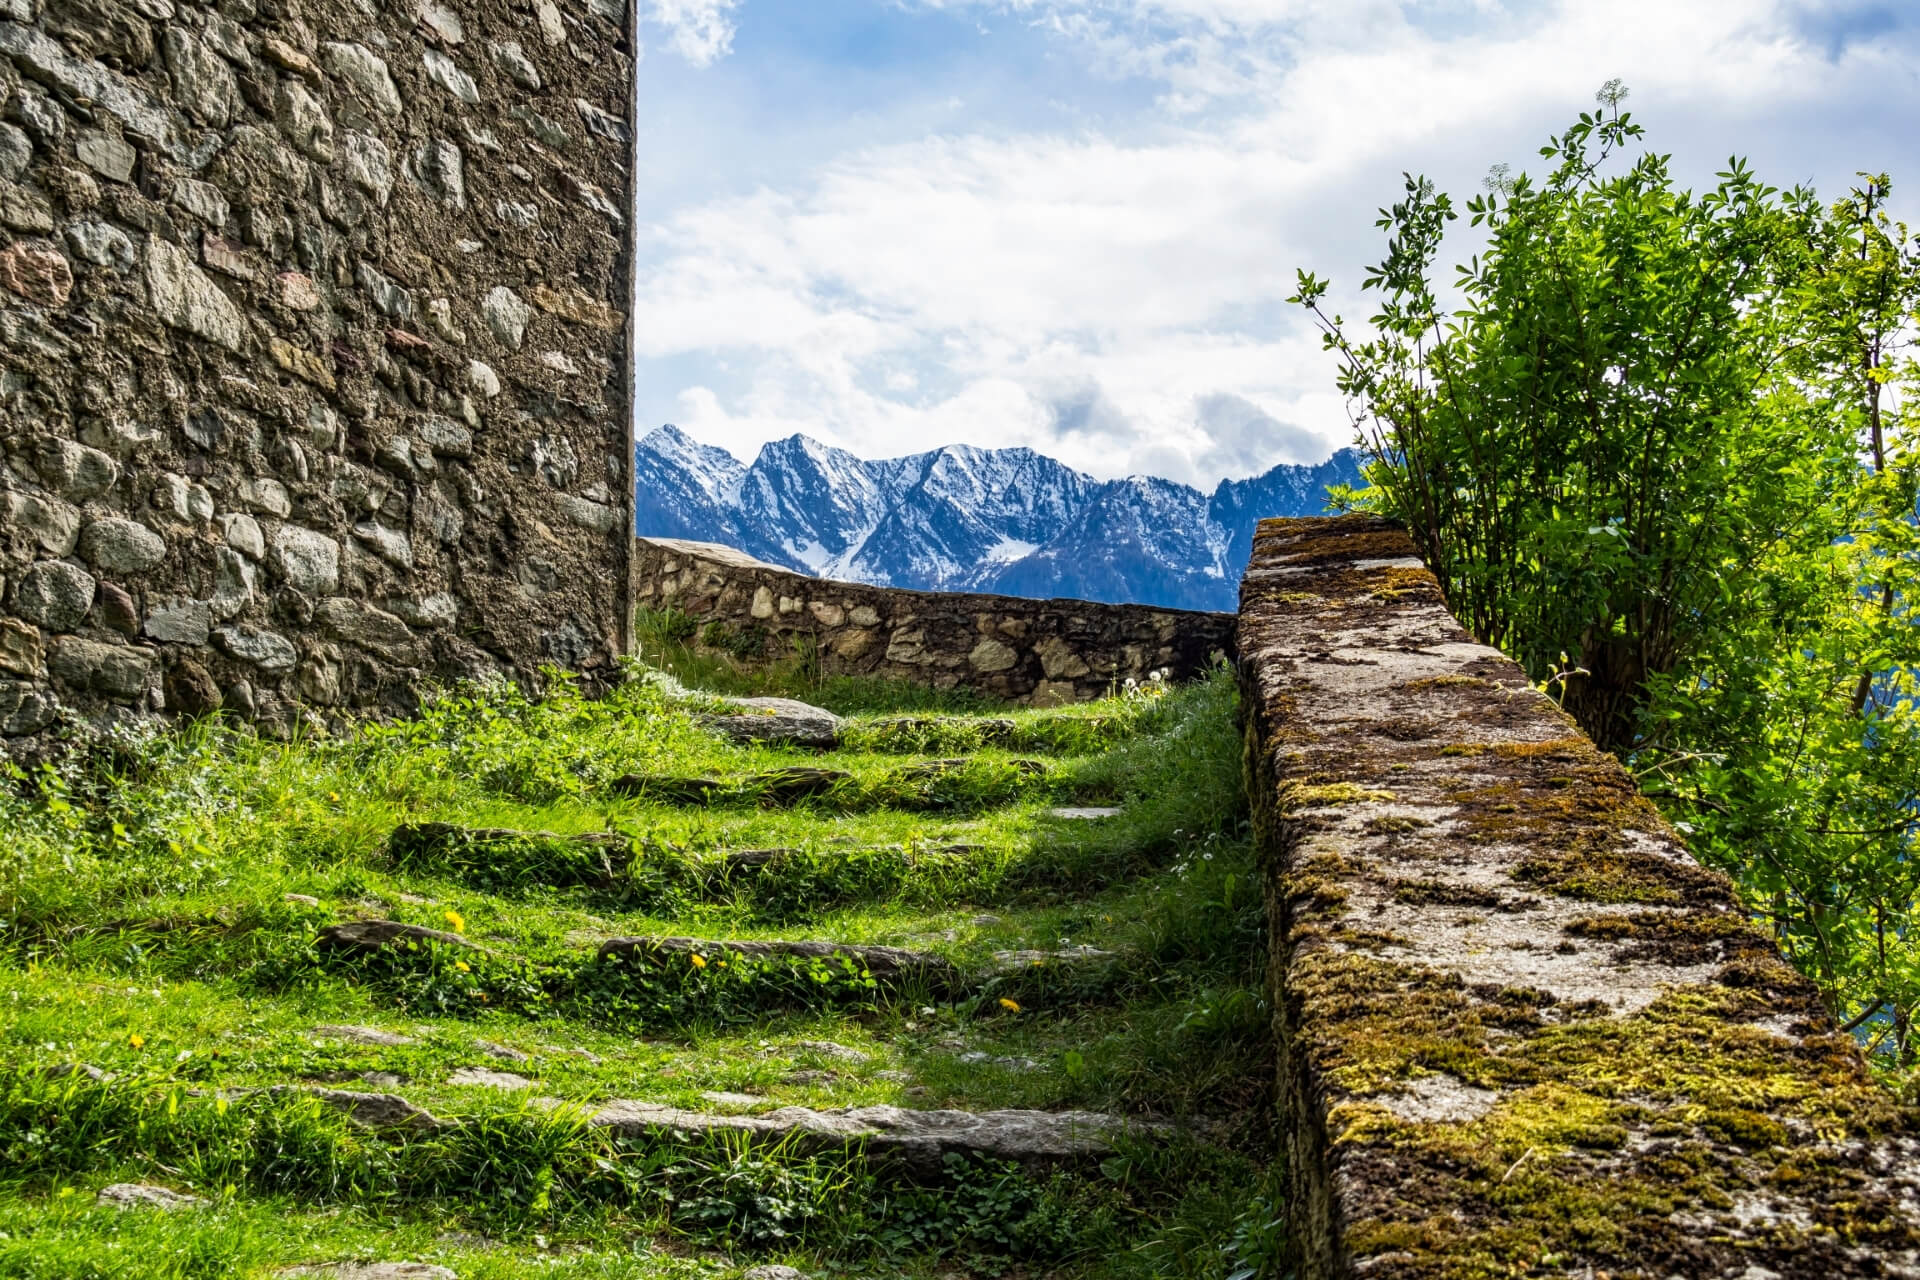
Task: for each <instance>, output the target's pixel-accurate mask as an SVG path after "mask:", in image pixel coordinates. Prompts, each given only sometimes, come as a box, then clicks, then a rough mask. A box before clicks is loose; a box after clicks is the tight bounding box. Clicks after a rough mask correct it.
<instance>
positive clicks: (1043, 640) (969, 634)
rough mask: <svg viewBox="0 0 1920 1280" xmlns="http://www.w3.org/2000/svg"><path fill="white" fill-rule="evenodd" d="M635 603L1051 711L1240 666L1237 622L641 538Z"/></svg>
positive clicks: (700, 633) (741, 635) (714, 640)
mask: <svg viewBox="0 0 1920 1280" xmlns="http://www.w3.org/2000/svg"><path fill="white" fill-rule="evenodd" d="M633 577H634V587H633V595H634V599H635V600H636V601H637V602H638V603H639V604H640V606H641V607H642V608H645V609H650V610H653V611H655V612H660V613H665V612H668V611H671V612H673V613H677V614H680V615H683V616H684V617H685V618H687V619H688V620H689V621H691V622H693V623H694V624H695V630H694V632H693V635H692V637H691V638H692V640H693V642H694V643H695V644H696V645H700V646H703V647H705V648H708V649H712V650H718V651H723V652H728V653H731V654H733V656H735V657H738V658H744V659H748V660H754V661H758V660H764V659H768V658H773V659H779V658H782V657H791V656H792V655H794V654H795V653H796V652H798V651H799V650H797V649H796V647H795V646H796V645H801V646H804V647H805V649H806V651H807V652H809V653H810V654H811V655H812V659H813V660H814V661H816V662H818V663H819V665H820V669H821V670H822V671H824V672H827V673H829V674H832V675H857V676H877V677H880V678H882V679H891V680H904V681H910V682H913V683H917V684H926V685H931V686H932V687H934V688H936V689H955V688H963V689H978V690H980V691H981V692H983V693H988V694H992V695H993V696H995V697H998V698H1005V699H1006V700H1008V701H1010V702H1018V703H1024V704H1026V705H1029V706H1039V707H1051V706H1059V705H1062V704H1065V703H1070V702H1080V701H1085V700H1087V699H1090V698H1098V697H1101V696H1103V695H1105V694H1107V693H1110V692H1111V691H1112V690H1113V689H1114V688H1115V686H1117V685H1122V684H1124V683H1125V682H1126V681H1129V680H1132V681H1143V680H1147V679H1150V678H1151V677H1152V675H1153V673H1155V672H1162V673H1164V674H1165V675H1166V676H1168V677H1170V678H1172V679H1175V680H1191V679H1193V678H1195V677H1197V676H1199V675H1201V674H1202V673H1204V672H1205V671H1206V670H1207V668H1208V666H1209V665H1210V664H1211V663H1213V662H1215V661H1217V660H1219V659H1222V658H1226V657H1231V656H1232V655H1233V645H1234V616H1233V615H1232V614H1230V613H1201V612H1197V611H1192V610H1184V609H1160V608H1155V607H1153V606H1150V605H1137V604H1099V603H1096V602H1093V601H1089V600H1029V599H1024V598H1021V597H1017V596H994V595H980V594H974V593H970V592H959V591H906V590H901V589H899V588H894V587H872V586H867V585H866V584H864V583H858V582H835V581H833V580H831V579H827V578H810V577H807V576H806V575H805V574H799V573H793V572H790V571H789V570H786V569H782V568H779V567H778V566H776V565H770V564H766V563H763V562H762V561H759V560H755V559H754V558H753V557H752V556H749V555H747V554H745V553H744V552H741V551H737V550H735V549H734V548H732V547H726V546H720V545H718V544H716V543H710V542H684V541H680V540H677V539H672V538H640V539H637V540H636V541H635V549H634V557H633Z"/></svg>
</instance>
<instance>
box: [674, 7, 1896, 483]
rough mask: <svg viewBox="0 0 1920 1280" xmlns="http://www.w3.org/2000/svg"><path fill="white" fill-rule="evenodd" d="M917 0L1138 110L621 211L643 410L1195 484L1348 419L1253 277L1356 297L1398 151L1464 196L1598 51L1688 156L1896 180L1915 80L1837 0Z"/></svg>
mask: <svg viewBox="0 0 1920 1280" xmlns="http://www.w3.org/2000/svg"><path fill="white" fill-rule="evenodd" d="M917 2H918V4H919V6H920V7H921V8H922V9H930V8H944V9H962V10H969V11H977V12H978V14H979V15H981V16H982V17H983V18H986V19H991V23H990V25H992V24H998V25H1001V26H1004V25H1006V24H1007V23H1008V22H1012V23H1015V24H1017V26H1018V28H1019V30H1020V32H1022V33H1024V35H1025V36H1026V37H1028V38H1044V39H1046V40H1049V41H1051V42H1054V44H1055V46H1056V47H1057V49H1058V50H1059V51H1060V56H1067V57H1073V58H1077V59H1081V60H1082V61H1083V63H1084V64H1085V65H1089V66H1094V67H1097V68H1099V69H1100V70H1101V71H1102V73H1103V74H1111V75H1113V76H1116V77H1124V78H1130V79H1135V80H1139V81H1141V82H1142V83H1143V84H1144V85H1145V86H1146V88H1145V89H1144V90H1143V93H1142V98H1141V109H1140V111H1139V112H1138V113H1137V114H1136V115H1135V116H1133V117H1131V118H1127V119H1119V118H1113V117H1109V118H1106V119H1103V120H1100V121H1099V122H1097V123H1094V124H1087V123H1077V124H1075V125H1074V126H1073V128H1072V129H1071V130H1068V129H1065V128H1060V127H1046V128H1040V127H1036V128H1034V129H1032V130H1029V131H1020V130H1004V129H1002V130H996V131H994V132H992V133H988V132H986V131H984V130H983V131H981V132H978V133H957V134H956V133H942V134H932V135H927V136H923V137H918V138H915V139H912V140H910V141H906V142H896V143H892V144H889V145H875V146H869V147H866V148H864V149H858V150H853V151H849V152H846V153H843V154H841V155H839V156H837V157H836V158H834V159H832V160H831V161H829V162H827V163H825V164H823V165H821V166H820V167H818V168H817V169H816V170H814V171H812V172H811V173H809V174H808V175H807V176H806V177H805V179H804V180H801V181H796V182H791V183H787V184H784V185H782V186H779V187H777V188H776V187H751V186H747V187H745V189H744V191H736V192H735V193H734V194H729V195H725V196H721V197H716V198H712V199H708V200H704V201H701V202H699V203H696V204H692V205H688V206H686V207H682V208H678V209H674V210H670V211H667V212H665V213H664V214H663V215H662V216H659V217H657V218H655V219H653V220H652V221H651V223H650V225H648V226H647V227H645V228H644V229H643V235H644V240H643V242H642V244H641V249H640V256H641V272H640V287H639V295H638V307H637V317H636V330H637V334H636V340H637V344H638V352H639V355H640V357H641V392H642V397H643V398H642V401H641V404H640V412H641V414H642V416H643V418H651V419H655V420H662V419H665V418H667V417H675V418H676V420H678V421H679V422H680V424H681V425H682V426H683V427H686V428H687V429H688V430H690V431H692V432H693V433H694V434H695V435H697V436H701V437H702V438H705V439H709V440H712V441H713V442H714V443H717V444H721V445H724V446H726V447H728V448H730V449H733V450H734V451H735V452H736V453H740V454H743V455H751V453H752V452H753V450H754V449H755V448H757V447H758V445H759V444H760V443H761V442H763V441H765V440H767V439H771V438H774V437H777V436H779V435H783V434H787V433H790V432H791V431H795V430H804V431H807V432H809V433H810V434H814V435H818V436H822V437H824V438H827V439H830V440H832V441H833V442H834V443H837V444H841V445H843V446H845V447H848V448H852V449H855V450H856V451H859V452H863V453H867V454H873V455H885V454H898V453H903V452H908V451H911V450H916V449H921V448H927V447H931V446H932V445H935V444H939V443H943V442H946V441H949V440H965V441H968V442H970V443H976V444H982V445H1007V444H1031V445H1034V446H1036V447H1039V448H1042V449H1047V450H1050V451H1052V452H1054V453H1056V454H1057V455H1058V456H1060V457H1061V458H1062V459H1063V460H1065V461H1067V462H1069V463H1070V464H1072V465H1075V466H1078V467H1081V468H1083V469H1085V470H1088V471H1091V472H1094V473H1095V474H1098V475H1102V476H1111V475H1117V474H1123V473H1126V472H1129V471H1151V472H1156V473H1159V474H1165V475H1169V476H1170V477H1172V478H1176V479H1183V480H1191V481H1196V482H1200V483H1206V484H1210V483H1212V482H1213V481H1215V480H1217V479H1219V478H1220V477H1221V476H1223V475H1244V474H1247V473H1249V472H1253V471H1257V470H1262V469H1264V468H1265V467H1266V466H1269V465H1272V463H1274V462H1278V461H1309V460H1313V459H1315V458H1318V457H1324V456H1325V455H1326V454H1327V453H1328V452H1330V451H1331V450H1332V449H1333V448H1335V447H1337V446H1339V445H1340V444H1343V443H1346V442H1347V440H1348V439H1350V437H1351V430H1350V426H1349V422H1348V417H1347V411H1346V406H1345V405H1344V404H1343V403H1342V402H1341V400H1340V397H1339V396H1338V395H1337V394H1336V393H1335V391H1334V389H1333V385H1332V369H1331V365H1330V362H1329V358H1328V357H1327V355H1326V354H1325V353H1324V352H1323V351H1321V349H1320V346H1319V343H1318V340H1317V337H1316V336H1315V334H1314V333H1313V331H1312V330H1311V329H1310V328H1309V327H1308V326H1307V325H1306V324H1305V323H1304V321H1303V319H1302V318H1301V317H1299V316H1298V315H1296V314H1295V313H1293V312H1292V310H1291V309H1289V308H1287V307H1286V306H1285V305H1284V304H1283V303H1282V301H1281V300H1282V299H1284V298H1285V296H1286V295H1287V294H1288V293H1290V292H1292V288H1293V279H1294V270H1295V268H1296V267H1306V268H1308V269H1311V270H1314V271H1316V272H1318V273H1320V274H1322V275H1328V274H1331V275H1333V276H1335V278H1336V281H1337V283H1338V285H1339V292H1338V293H1337V294H1336V296H1335V302H1336V303H1337V305H1338V306H1339V307H1340V308H1341V309H1342V310H1343V311H1345V313H1346V314H1347V315H1348V316H1349V317H1362V318H1363V317H1364V316H1365V315H1366V314H1367V311H1368V307H1367V302H1368V299H1366V298H1363V297H1362V296H1361V295H1359V293H1358V292H1357V290H1356V289H1355V288H1354V286H1355V285H1357V283H1358V279H1359V276H1360V274H1361V265H1362V264H1363V263H1366V262H1371V261H1373V260H1375V259H1376V258H1377V257H1378V256H1379V253H1380V250H1381V241H1380V233H1379V232H1378V231H1377V230H1375V229H1374V228H1373V226H1372V225H1371V224H1372V219H1373V216H1374V210H1375V209H1376V208H1377V207H1378V206H1380V205H1383V204H1386V203H1389V202H1391V201H1392V200H1393V199H1395V198H1397V197H1398V195H1399V191H1400V175H1401V172H1402V170H1416V171H1425V172H1429V173H1432V174H1433V175H1434V176H1435V177H1436V178H1437V179H1438V180H1439V181H1440V182H1441V183H1442V185H1443V186H1445V187H1448V188H1450V189H1451V190H1453V191H1455V192H1456V193H1458V194H1461V195H1464V194H1466V193H1468V192H1470V191H1472V190H1474V189H1477V186H1478V182H1479V179H1480V178H1481V177H1483V176H1484V174H1485V173H1486V171H1487V168H1488V166H1489V165H1490V164H1492V163H1494V162H1496V161H1513V162H1515V164H1516V167H1524V163H1525V161H1526V160H1527V159H1528V158H1529V157H1532V155H1533V152H1534V148H1535V147H1537V145H1538V144H1539V142H1540V141H1541V139H1542V137H1543V136H1544V134H1546V133H1547V132H1549V131H1552V130H1554V129H1556V128H1558V127H1559V126H1560V125H1562V124H1563V123H1564V122H1565V121H1567V120H1568V119H1570V118H1571V117H1572V115H1573V114H1574V113H1576V112H1578V111H1580V110H1582V109H1585V108H1586V107H1588V106H1589V105H1590V104H1591V101H1592V93H1593V90H1594V89H1595V88H1597V87H1598V86H1599V85H1600V84H1601V83H1603V82H1604V81H1606V80H1608V79H1609V78H1612V77H1614V76H1621V77H1624V78H1625V80H1626V81H1627V83H1628V84H1629V85H1630V86H1631V88H1632V89H1633V91H1634V98H1633V100H1632V102H1631V103H1630V105H1632V106H1634V107H1635V108H1636V110H1637V114H1638V115H1639V116H1640V117H1641V118H1642V120H1643V122H1645V123H1647V124H1648V125H1649V126H1650V128H1651V129H1652V131H1653V132H1652V137H1651V139H1650V141H1651V142H1652V143H1653V144H1654V145H1655V146H1657V147H1659V149H1661V150H1663V151H1667V150H1671V151H1675V152H1676V153H1678V154H1677V163H1678V164H1679V166H1680V169H1681V171H1682V172H1683V173H1685V174H1688V175H1689V180H1691V181H1695V182H1700V181H1710V179H1711V173H1712V171H1713V169H1714V168H1716V167H1718V166H1719V164H1720V162H1721V161H1723V160H1724V159H1725V157H1726V155H1727V154H1728V153H1729V152H1731V151H1736V150H1738V151H1742V152H1744V153H1746V154H1749V155H1752V156H1753V158H1754V159H1755V160H1756V162H1757V167H1758V169H1759V171H1760V173H1761V174H1762V175H1763V176H1764V177H1767V178H1768V179H1769V180H1772V181H1775V182H1778V183H1780V184H1782V185H1787V184H1791V183H1794V182H1798V181H1802V180H1806V179H1810V178H1811V179H1817V180H1818V181H1819V183H1820V185H1821V187H1822V190H1823V191H1828V190H1833V189H1835V188H1837V187H1838V186H1840V185H1841V184H1842V183H1843V182H1844V181H1845V180H1846V179H1847V178H1848V177H1849V176H1850V175H1851V174H1852V172H1853V170H1855V169H1859V168H1866V169H1877V168H1887V167H1892V168H1894V169H1895V171H1896V176H1897V175H1898V173H1899V164H1900V160H1901V158H1902V157H1903V156H1907V155H1911V154H1912V148H1913V144H1912V143H1910V142H1909V141H1908V140H1906V139H1905V138H1904V137H1902V136H1901V135H1900V132H1899V130H1898V127H1897V122H1898V121H1899V120H1901V119H1903V118H1906V117H1907V116H1909V115H1910V110H1911V108H1912V107H1913V106H1914V105H1916V99H1920V89H1916V85H1915V83H1914V77H1913V76H1912V74H1911V73H1910V72H1909V71H1907V70H1905V69H1904V68H1905V67H1906V66H1907V65H1908V60H1909V59H1911V57H1912V55H1913V51H1914V50H1913V44H1914V42H1913V41H1912V40H1911V39H1904V38H1903V39H1902V40H1899V41H1896V40H1890V39H1884V38H1882V39H1875V40H1863V39H1855V38H1851V37H1852V33H1854V32H1856V31H1859V30H1863V29H1872V30H1876V31H1879V30H1881V29H1882V28H1881V27H1880V26H1878V25H1876V24H1878V23H1879V19H1878V18H1877V17H1876V16H1875V12H1874V10H1875V6H1873V5H1868V4H1863V5H1859V6H1857V9H1858V12H1857V13H1856V14H1854V20H1853V21H1852V22H1840V23H1838V25H1836V22H1837V19H1836V20H1830V21H1824V22H1813V21H1812V19H1809V18H1808V16H1807V15H1808V13H1809V12H1811V7H1810V6H1808V5H1803V4H1798V3H1785V2H1783V0H1713V2H1712V3H1695V4H1676V3H1674V2H1673V0H1615V3H1612V4H1609V5H1606V6H1595V5H1590V4H1586V3H1583V2H1581V0H1566V2H1565V3H1559V4H1553V5H1528V6H1526V9H1527V15H1526V16H1525V17H1524V19H1523V18H1522V17H1521V16H1518V15H1517V13H1516V12H1514V11H1510V10H1509V8H1508V7H1507V5H1506V4H1504V3H1502V2H1501V0H1454V2H1453V3H1443V4H1432V3H1411V2H1410V3H1404V4H1403V3H1398V2H1396V0H1059V2H1057V3H1056V2H1053V0H991V2H989V0H917ZM682 4H683V6H684V7H688V8H692V7H696V6H694V5H693V4H692V3H691V0H682ZM708 7H714V6H708ZM1826 17H1827V18H1828V19H1832V18H1833V15H1832V13H1830V12H1829V13H1827V15H1826ZM1810 23H1811V25H1810ZM1901 30H1902V31H1910V27H1908V26H1903V27H1902V28H1901ZM1895 34H1896V35H1898V34H1900V33H1898V32H1896V33H1895ZM996 38H997V37H996ZM1903 108H1905V109H1904V110H1903ZM1841 122H1844V124H1843V123H1841ZM1836 130H1842V131H1843V135H1844V136H1842V137H1840V138H1838V139H1836V136H1835V133H1836ZM1836 141H1841V142H1844V143H1846V144H1847V145H1846V146H1844V147H1842V146H1836V145H1835V144H1836ZM1462 235H1463V236H1464V235H1465V232H1464V231H1463V232H1462ZM1470 247H1471V246H1470V245H1467V244H1465V243H1464V241H1463V245H1462V248H1463V251H1465V250H1467V249H1470ZM689 369H692V370H694V371H695V372H694V376H688V370H689ZM643 425H651V424H650V423H646V422H643Z"/></svg>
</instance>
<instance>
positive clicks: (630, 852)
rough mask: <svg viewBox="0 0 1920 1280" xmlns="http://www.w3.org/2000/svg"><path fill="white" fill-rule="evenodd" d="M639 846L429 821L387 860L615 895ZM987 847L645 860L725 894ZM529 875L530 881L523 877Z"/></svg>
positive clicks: (407, 833) (409, 829)
mask: <svg viewBox="0 0 1920 1280" xmlns="http://www.w3.org/2000/svg"><path fill="white" fill-rule="evenodd" d="M637 843H638V842H637V840H636V839H635V837H632V836H629V835H626V834H625V833H622V832H615V831H589V832H582V833H579V834H573V835H562V834H560V833H559V832H555V831H523V830H518V829H515V828H511V827H462V826H458V825H456V824H454V823H450V822H421V823H411V824H408V825H404V826H400V827H396V828H394V831H393V834H392V835H390V836H389V837H388V838H387V856H388V857H389V858H390V859H392V861H393V862H394V864H395V865H397V866H402V867H416V868H421V869H424V870H430V871H452V872H453V873H455V874H456V875H462V877H463V878H465V879H471V880H477V881H479V882H481V883H487V884H491V883H499V882H501V881H519V880H524V881H525V882H527V883H534V884H540V885H543V886H545V887H549V888H569V887H575V886H586V887H591V888H599V889H612V888H616V887H618V885H619V882H620V880H621V878H622V877H623V876H624V875H625V874H626V872H627V871H628V870H629V869H630V868H631V867H632V866H633V864H634V862H635V858H636V854H635V846H636V844H637ZM984 848H985V846H983V845H978V844H969V843H963V842H957V843H951V844H938V845H902V844H885V845H838V846H834V845H829V846H827V847H825V848H821V849H806V848H802V847H796V846H791V845H776V846H771V847H768V848H761V849H727V850H723V851H721V852H719V853H717V854H711V855H697V854H691V853H681V852H680V851H678V850H674V849H672V848H671V847H662V846H657V845H656V846H652V847H649V848H648V849H647V850H646V851H645V853H644V855H642V856H643V858H644V861H645V864H646V865H647V866H648V867H650V868H651V867H655V866H659V865H662V864H666V865H671V866H674V867H675V868H677V869H679V870H683V871H684V872H685V873H686V877H687V878H688V879H689V880H691V881H693V882H694V883H695V884H697V885H698V886H699V887H700V888H703V889H708V890H719V889H724V888H725V887H726V886H727V884H728V882H730V881H732V880H733V879H735V878H736V877H739V876H745V875H754V874H758V873H763V872H769V871H777V870H778V869H780V868H782V867H785V866H791V865H797V864H804V863H808V862H816V861H835V860H851V859H860V858H880V859H888V860H897V861H898V863H899V865H900V866H902V867H908V868H910V867H915V866H920V865H932V864H936V863H940V862H944V861H948V860H951V859H955V858H964V857H967V856H970V855H973V854H977V853H980V852H982V851H983V850H984ZM522 868H524V873H525V874H524V875H521V874H516V871H517V870H520V869H522Z"/></svg>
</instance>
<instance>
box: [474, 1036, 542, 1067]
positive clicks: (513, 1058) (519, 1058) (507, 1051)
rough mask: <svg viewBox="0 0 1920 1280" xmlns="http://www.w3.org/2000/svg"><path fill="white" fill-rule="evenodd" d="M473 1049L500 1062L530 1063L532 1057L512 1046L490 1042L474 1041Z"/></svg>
mask: <svg viewBox="0 0 1920 1280" xmlns="http://www.w3.org/2000/svg"><path fill="white" fill-rule="evenodd" d="M473 1047H474V1048H476V1049H478V1050H479V1051H480V1052H482V1053H484V1054H486V1055H487V1056H488V1057H489V1058H498V1059H500V1061H502V1062H532V1061H533V1055H532V1054H530V1053H528V1052H526V1051H525V1050H523V1049H516V1048H514V1047H513V1046H512V1045H506V1044H495V1043H494V1042H493V1041H491V1040H475V1041H474V1042H473Z"/></svg>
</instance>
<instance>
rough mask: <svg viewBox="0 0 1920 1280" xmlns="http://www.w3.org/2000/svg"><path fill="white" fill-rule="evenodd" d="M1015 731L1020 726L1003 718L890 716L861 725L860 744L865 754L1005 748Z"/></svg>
mask: <svg viewBox="0 0 1920 1280" xmlns="http://www.w3.org/2000/svg"><path fill="white" fill-rule="evenodd" d="M1018 731H1019V726H1018V725H1017V724H1015V723H1014V722H1013V721H1012V720H1009V719H1006V718H1004V717H985V716H983V717H978V718H975V717H972V716H889V717H887V718H885V719H883V720H869V721H866V722H865V723H863V724H861V725H860V726H859V745H860V747H861V749H863V750H866V751H889V752H895V753H897V754H900V755H918V754H920V753H921V752H923V751H926V750H927V749H928V748H929V747H945V748H946V749H947V750H952V747H950V746H946V744H948V743H965V744H967V745H969V746H980V747H1004V746H1006V745H1008V744H1009V743H1011V742H1012V741H1013V740H1014V736H1015V734H1016V733H1017V732H1018Z"/></svg>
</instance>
